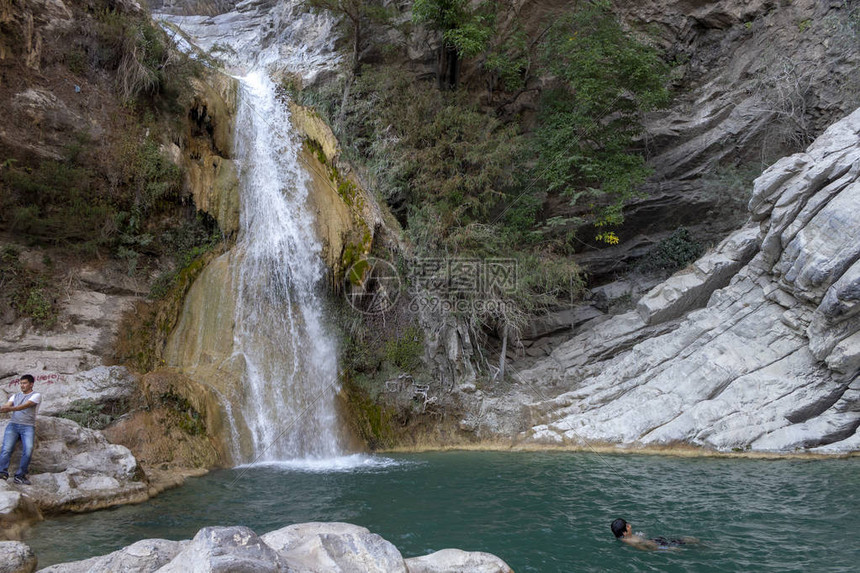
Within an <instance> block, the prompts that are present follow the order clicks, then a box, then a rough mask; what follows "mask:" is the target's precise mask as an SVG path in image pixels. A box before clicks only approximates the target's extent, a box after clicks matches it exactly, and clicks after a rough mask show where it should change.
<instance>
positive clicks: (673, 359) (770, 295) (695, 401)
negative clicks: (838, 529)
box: [519, 110, 860, 453]
mask: <svg viewBox="0 0 860 573" xmlns="http://www.w3.org/2000/svg"><path fill="white" fill-rule="evenodd" d="M858 142H860V110H858V111H855V112H854V113H853V114H851V115H850V116H848V117H847V118H845V119H843V120H841V121H839V122H838V123H836V124H834V125H833V126H831V127H830V128H829V129H827V130H826V131H825V132H824V133H823V134H822V135H821V136H820V137H819V138H818V139H816V140H815V142H814V143H813V144H812V145H810V146H809V148H808V149H807V150H806V151H805V152H803V153H798V154H795V155H792V156H789V157H786V158H783V159H781V160H779V161H778V162H776V163H775V164H774V165H772V166H771V167H770V168H768V169H767V170H766V171H765V172H764V173H763V174H762V175H761V176H760V177H759V178H758V179H757V180H756V182H755V187H754V191H753V196H752V199H751V201H750V212H751V219H752V220H751V222H750V224H749V225H748V226H747V227H745V228H743V229H741V230H740V231H737V232H736V233H735V234H733V235H732V236H731V237H729V239H727V240H726V241H724V242H723V243H722V244H721V245H720V246H719V247H717V248H716V249H715V250H714V251H713V252H711V253H709V254H707V255H705V256H704V257H703V258H702V259H700V260H699V261H697V262H696V263H695V264H694V265H692V266H691V267H690V268H688V269H685V270H683V271H681V272H679V273H677V274H676V275H675V276H673V277H672V278H670V279H669V280H668V281H667V282H666V283H663V284H661V285H659V286H657V287H655V288H654V289H653V290H652V291H651V292H649V293H648V294H647V295H646V296H645V297H644V298H643V299H642V300H641V301H640V302H639V304H638V307H637V309H636V310H634V311H630V312H628V313H626V314H622V315H619V316H617V317H614V318H611V319H609V320H605V321H603V322H602V323H600V324H597V325H595V326H593V327H591V328H589V327H588V326H585V327H583V331H582V333H581V334H579V335H577V336H574V337H573V338H572V339H571V340H569V341H568V342H565V343H564V344H562V345H561V346H559V347H558V348H557V349H556V350H555V351H553V353H552V354H551V356H549V357H548V358H546V359H542V360H540V361H539V362H538V364H537V365H535V366H534V367H533V368H531V369H529V370H527V371H524V372H522V373H521V375H520V376H519V378H520V380H521V381H522V382H524V383H525V384H527V385H529V386H531V387H532V388H533V389H535V391H536V392H537V395H543V396H549V395H550V394H558V395H557V396H556V397H555V398H552V399H544V400H539V401H537V402H535V403H533V404H531V413H532V415H533V416H534V418H533V420H534V423H535V425H534V426H533V427H532V428H531V429H530V430H529V431H527V432H525V433H524V434H523V435H522V437H523V438H524V439H525V440H526V441H527V442H542V443H556V444H579V445H583V444H586V443H592V442H601V443H607V442H608V443H618V444H624V445H627V446H634V447H635V446H664V445H672V444H677V443H686V444H693V445H697V446H702V447H705V448H713V449H716V450H722V451H725V450H736V451H738V450H743V451H746V450H753V451H778V452H794V451H813V452H830V453H839V452H852V451H856V450H857V449H858V447H860V434H858V433H857V428H858V426H860V385H858V384H860V381H858V372H860V344H858V341H860V321H858V318H857V316H858V309H860V305H858V304H857V301H858V289H860V263H858V259H860V235H858V233H860V210H858V209H857V206H858V202H860V144H858ZM735 271H736V272H735ZM730 275H733V276H731V278H730V282H729V276H730ZM727 282H728V284H727V286H724V285H726V283H727ZM719 287H723V288H719ZM706 299H707V304H706V305H705V306H704V308H700V309H698V310H692V311H691V312H688V311H690V310H691V308H694V307H696V306H697V305H696V301H704V300H706ZM559 392H560V393H559Z"/></svg>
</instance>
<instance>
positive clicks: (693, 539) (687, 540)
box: [681, 537, 701, 544]
mask: <svg viewBox="0 0 860 573" xmlns="http://www.w3.org/2000/svg"><path fill="white" fill-rule="evenodd" d="M681 541H683V542H684V543H687V544H693V543H701V540H700V539H699V538H698V537H682V538H681Z"/></svg>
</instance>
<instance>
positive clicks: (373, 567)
mask: <svg viewBox="0 0 860 573" xmlns="http://www.w3.org/2000/svg"><path fill="white" fill-rule="evenodd" d="M25 547H26V546H25ZM42 571H43V572H49V573H83V572H85V571H86V572H88V573H102V572H104V573H108V572H112V571H123V572H126V573H136V572H140V573H144V572H145V573H149V572H151V571H160V572H162V573H170V572H182V573H222V572H223V573H228V572H235V571H253V572H255V573H258V572H259V573H265V572H272V573H278V572H284V573H286V572H290V573H356V572H359V571H360V572H362V573H374V572H378V573H398V572H402V573H436V572H443V571H444V572H446V573H511V571H512V570H511V568H510V567H508V565H507V564H506V563H505V562H504V561H502V560H501V559H499V558H498V557H496V556H495V555H491V554H489V553H481V552H468V551H461V550H459V549H444V550H442V551H437V552H436V553H432V554H430V555H425V556H423V557H415V558H412V559H403V556H402V555H401V554H400V551H398V549H397V548H396V547H395V546H394V545H392V544H391V543H389V542H388V541H386V540H385V539H383V538H382V537H380V536H379V535H376V534H375V533H371V532H370V531H369V530H368V529H366V528H364V527H360V526H357V525H351V524H349V523H299V524H296V525H290V526H288V527H284V528H282V529H278V530H276V531H272V532H269V533H267V534H265V535H263V536H257V534H256V533H254V532H253V531H252V530H250V529H248V528H247V527H242V526H234V527H205V528H203V529H201V530H200V531H199V532H197V535H195V536H194V539H192V540H191V541H179V542H175V541H165V540H163V539H146V540H143V541H138V542H137V543H135V544H133V545H130V546H128V547H126V548H124V549H121V550H119V551H115V552H113V553H111V554H109V555H105V556H102V557H93V558H92V559H86V560H84V561H76V562H73V563H62V564H59V565H53V566H51V567H48V568H46V569H42Z"/></svg>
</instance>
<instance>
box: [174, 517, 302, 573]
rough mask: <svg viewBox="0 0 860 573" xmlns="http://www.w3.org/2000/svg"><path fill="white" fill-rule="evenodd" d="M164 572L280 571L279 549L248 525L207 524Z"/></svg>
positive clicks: (283, 569)
mask: <svg viewBox="0 0 860 573" xmlns="http://www.w3.org/2000/svg"><path fill="white" fill-rule="evenodd" d="M159 571H160V572H161V573H239V572H242V573H269V572H271V573H280V572H286V571H288V569H287V567H286V566H285V565H284V562H283V560H282V559H281V556H280V555H278V553H277V551H275V550H274V549H272V548H271V547H269V546H268V545H266V544H265V543H263V541H262V540H261V539H260V538H259V537H257V534H256V533H254V532H253V531H251V530H250V529H248V528H247V527H242V526H234V527H204V528H203V529H201V530H200V531H198V532H197V535H195V536H194V539H192V540H191V542H190V543H189V544H188V545H186V546H185V548H184V549H183V550H182V551H180V552H179V554H178V555H177V556H176V557H175V558H174V559H173V560H172V561H171V562H170V563H168V564H167V565H165V566H164V567H162V568H161V569H159Z"/></svg>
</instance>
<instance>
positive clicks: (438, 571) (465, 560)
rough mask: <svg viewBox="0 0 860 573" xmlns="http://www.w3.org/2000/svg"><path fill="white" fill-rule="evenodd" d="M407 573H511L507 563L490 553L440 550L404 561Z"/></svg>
mask: <svg viewBox="0 0 860 573" xmlns="http://www.w3.org/2000/svg"><path fill="white" fill-rule="evenodd" d="M406 569H407V571H409V573H513V569H511V568H510V567H509V566H508V564H507V563H505V562H504V561H502V560H501V559H499V558H498V557H496V556H495V555H493V554H491V553H484V552H482V551H463V550H462V549H442V550H441V551H437V552H435V553H431V554H430V555H423V556H421V557H413V558H412V559H407V560H406Z"/></svg>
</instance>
